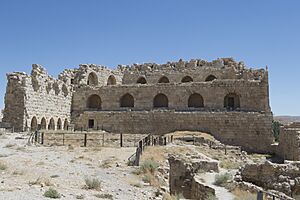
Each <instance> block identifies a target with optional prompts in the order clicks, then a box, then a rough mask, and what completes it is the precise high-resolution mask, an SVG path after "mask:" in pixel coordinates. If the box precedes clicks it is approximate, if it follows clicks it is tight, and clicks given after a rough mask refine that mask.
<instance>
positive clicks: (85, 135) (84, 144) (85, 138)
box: [83, 133, 87, 147]
mask: <svg viewBox="0 0 300 200" xmlns="http://www.w3.org/2000/svg"><path fill="white" fill-rule="evenodd" d="M86 140H87V134H86V133H85V134H84V143H83V146H84V147H86Z"/></svg>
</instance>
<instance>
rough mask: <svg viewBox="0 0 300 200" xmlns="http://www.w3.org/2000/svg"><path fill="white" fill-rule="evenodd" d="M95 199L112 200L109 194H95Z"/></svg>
mask: <svg viewBox="0 0 300 200" xmlns="http://www.w3.org/2000/svg"><path fill="white" fill-rule="evenodd" d="M95 197H97V198H101V199H111V200H113V195H111V194H95Z"/></svg>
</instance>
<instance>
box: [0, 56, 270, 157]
mask: <svg viewBox="0 0 300 200" xmlns="http://www.w3.org/2000/svg"><path fill="white" fill-rule="evenodd" d="M7 79H8V83H7V89H6V95H5V109H4V117H3V122H8V123H10V124H11V125H12V126H13V127H14V128H15V130H16V131H28V130H36V129H37V128H38V127H39V128H41V129H45V130H67V129H69V128H70V127H73V128H74V129H75V130H88V129H97V130H100V129H101V130H105V131H108V132H114V133H152V134H163V133H168V132H172V131H176V130H190V131H205V132H208V133H211V134H212V135H213V136H214V137H215V138H217V139H218V140H220V141H222V142H224V143H226V144H232V145H238V146H241V147H242V148H243V149H245V150H250V151H259V152H270V151H271V144H272V143H273V136H272V119H273V115H272V112H271V109H270V105H269V83H268V71H267V70H265V69H248V68H246V67H245V65H244V63H243V62H236V61H234V60H233V59H232V58H222V59H217V60H214V61H212V62H207V61H204V60H200V59H197V60H196V59H195V60H191V61H182V60H180V61H178V62H168V63H166V64H155V63H145V64H133V65H131V66H128V65H120V66H118V68H117V69H116V70H111V69H108V68H106V67H104V66H98V65H93V64H82V65H80V66H79V68H77V69H68V70H64V71H63V72H62V73H61V74H59V76H58V79H55V78H53V77H51V76H49V75H48V74H47V72H46V71H45V69H44V68H43V67H42V66H40V65H37V64H33V66H32V72H31V74H30V75H28V74H25V73H20V72H14V73H10V74H8V75H7Z"/></svg>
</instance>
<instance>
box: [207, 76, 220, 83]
mask: <svg viewBox="0 0 300 200" xmlns="http://www.w3.org/2000/svg"><path fill="white" fill-rule="evenodd" d="M215 79H217V77H215V76H214V75H209V76H208V77H206V79H205V81H206V82H208V81H213V80H215Z"/></svg>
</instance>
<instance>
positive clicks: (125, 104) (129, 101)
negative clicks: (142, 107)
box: [120, 93, 134, 108]
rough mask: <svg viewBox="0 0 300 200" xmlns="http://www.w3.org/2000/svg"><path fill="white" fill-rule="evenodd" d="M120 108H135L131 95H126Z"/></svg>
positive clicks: (121, 101) (122, 98)
mask: <svg viewBox="0 0 300 200" xmlns="http://www.w3.org/2000/svg"><path fill="white" fill-rule="evenodd" d="M120 107H122V108H123V107H127V108H133V107H134V98H133V96H132V95H131V94H129V93H127V94H124V95H123V96H122V97H121V99H120Z"/></svg>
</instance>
